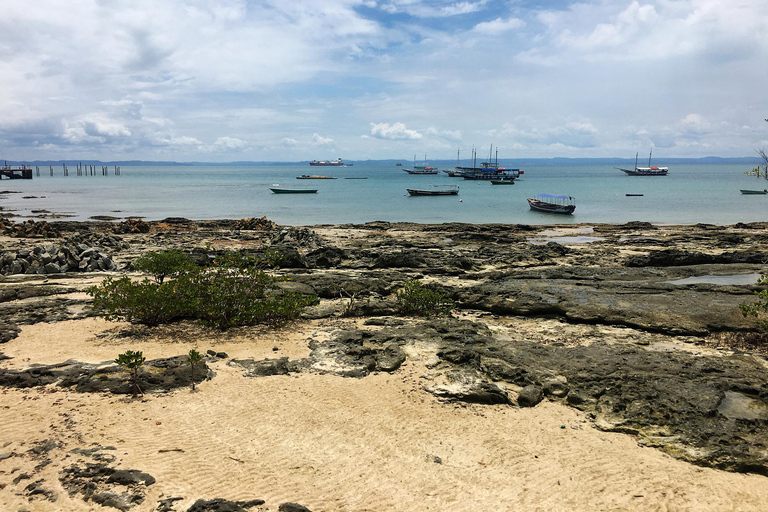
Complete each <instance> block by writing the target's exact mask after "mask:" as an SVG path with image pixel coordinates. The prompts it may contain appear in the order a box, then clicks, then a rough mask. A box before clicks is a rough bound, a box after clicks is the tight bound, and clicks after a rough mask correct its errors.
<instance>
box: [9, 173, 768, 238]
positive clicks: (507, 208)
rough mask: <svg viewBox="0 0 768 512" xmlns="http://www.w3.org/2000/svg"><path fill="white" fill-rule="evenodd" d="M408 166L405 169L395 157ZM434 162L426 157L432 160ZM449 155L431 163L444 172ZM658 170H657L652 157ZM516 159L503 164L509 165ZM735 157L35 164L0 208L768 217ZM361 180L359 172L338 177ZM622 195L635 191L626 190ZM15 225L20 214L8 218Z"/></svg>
mask: <svg viewBox="0 0 768 512" xmlns="http://www.w3.org/2000/svg"><path fill="white" fill-rule="evenodd" d="M404 164H405V165H408V164H407V163H405V162H404ZM433 165H434V164H433ZM453 165H455V162H453V163H450V164H445V165H442V166H439V168H440V169H448V168H452V167H453ZM659 165H664V163H663V162H659ZM507 166H508V167H510V166H513V165H512V162H510V163H509V164H507ZM751 167H752V166H749V165H744V164H718V165H702V164H677V165H671V166H670V174H669V175H668V176H664V177H635V176H625V175H624V174H623V173H622V172H621V171H619V170H617V169H615V168H613V167H612V166H608V165H602V164H601V165H582V164H579V165H576V164H566V165H562V166H555V165H551V164H549V165H529V166H527V167H524V168H523V169H524V170H525V174H524V176H523V177H522V178H521V179H520V180H519V181H517V182H516V183H515V184H514V185H512V186H493V185H491V184H490V183H488V182H472V181H465V180H462V179H459V178H449V177H448V176H447V175H445V174H443V173H441V174H440V175H437V176H413V175H409V174H407V173H405V172H403V171H402V170H401V168H400V167H395V166H394V165H391V164H388V163H387V164H385V163H355V165H354V166H353V167H343V168H336V167H312V168H310V167H309V166H308V165H307V164H281V165H252V166H242V167H233V166H221V167H219V166H214V165H212V166H168V167H127V166H123V167H122V169H121V171H122V173H121V176H114V175H112V173H113V168H110V175H109V176H101V175H98V176H76V175H74V174H75V172H74V170H72V169H70V175H69V176H66V177H65V176H63V175H62V170H61V168H60V167H59V168H58V169H56V168H54V173H55V176H53V177H51V176H50V175H49V173H48V169H47V168H45V169H42V168H41V172H40V174H41V176H39V177H37V176H36V177H35V178H34V179H32V180H14V181H10V180H3V181H2V184H0V190H4V191H14V192H18V193H13V194H0V207H3V208H4V209H5V210H6V211H8V210H11V211H14V213H16V214H19V215H22V216H32V215H34V213H33V210H35V211H39V210H48V211H50V212H52V213H64V214H70V215H72V216H73V217H71V218H72V219H74V220H85V219H88V218H89V217H92V216H95V215H111V216H114V217H121V218H124V217H128V216H137V217H143V218H145V219H146V220H159V219H163V218H166V217H187V218H190V219H223V218H232V219H240V218H245V217H261V216H264V215H265V216H266V217H267V218H269V219H270V220H273V221H275V222H277V223H279V224H289V225H311V224H336V223H360V222H369V221H376V220H386V221H411V222H420V223H441V222H468V223H521V224H560V223H598V222H600V223H624V222H629V221H647V222H653V223H657V224H695V223H699V222H702V223H710V224H734V223H737V222H755V221H764V220H766V219H768V215H767V214H766V211H768V196H765V195H752V196H749V195H742V194H741V193H740V191H739V190H740V189H742V188H744V189H763V188H766V187H768V183H766V182H765V181H764V180H762V179H758V178H754V177H750V176H745V175H744V172H745V171H748V170H749V169H750V168H751ZM301 174H327V175H331V176H336V177H338V179H336V180H312V181H309V180H296V179H295V177H296V176H298V175H301ZM346 177H358V178H359V177H366V178H367V179H344V178H346ZM275 184H281V185H283V186H287V185H310V186H311V187H312V188H317V189H318V193H317V194H309V195H308V194H300V195H276V194H273V193H272V192H271V191H270V190H269V187H270V186H274V185H275ZM445 184H457V185H459V187H460V191H459V195H458V196H442V197H440V196H438V197H411V196H408V195H407V193H406V188H418V187H421V186H428V185H445ZM541 193H549V194H561V195H570V196H573V197H574V198H575V199H576V212H575V214H574V215H572V216H564V215H552V214H546V213H539V212H533V211H531V210H530V209H529V208H528V203H527V202H526V198H527V197H532V196H533V195H535V194H541ZM626 194H643V196H642V197H627V196H626ZM17 220H18V219H17Z"/></svg>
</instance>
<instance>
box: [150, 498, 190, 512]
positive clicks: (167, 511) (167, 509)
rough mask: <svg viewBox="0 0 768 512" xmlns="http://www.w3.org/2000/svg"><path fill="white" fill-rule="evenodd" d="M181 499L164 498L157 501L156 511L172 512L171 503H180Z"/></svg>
mask: <svg viewBox="0 0 768 512" xmlns="http://www.w3.org/2000/svg"><path fill="white" fill-rule="evenodd" d="M183 499H184V498H181V497H179V498H176V497H171V498H164V499H161V500H158V502H157V509H156V510H157V512H173V502H175V501H181V500H183Z"/></svg>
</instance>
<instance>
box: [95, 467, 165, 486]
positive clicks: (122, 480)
mask: <svg viewBox="0 0 768 512" xmlns="http://www.w3.org/2000/svg"><path fill="white" fill-rule="evenodd" d="M107 483H108V484H111V483H115V484H120V485H133V484H144V485H147V486H148V485H152V484H154V483H155V478H154V477H153V476H152V475H150V474H148V473H143V472H141V471H138V470H136V469H120V470H117V471H115V472H114V473H112V474H111V475H110V476H109V478H108V479H107Z"/></svg>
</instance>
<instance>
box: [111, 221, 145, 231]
mask: <svg viewBox="0 0 768 512" xmlns="http://www.w3.org/2000/svg"><path fill="white" fill-rule="evenodd" d="M113 231H114V232H115V233H118V234H125V233H149V224H148V223H146V222H144V221H143V220H141V219H127V220H125V221H123V222H121V223H119V224H118V225H116V226H115V227H114V229H113Z"/></svg>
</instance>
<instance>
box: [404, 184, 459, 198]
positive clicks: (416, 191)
mask: <svg viewBox="0 0 768 512" xmlns="http://www.w3.org/2000/svg"><path fill="white" fill-rule="evenodd" d="M405 190H407V191H408V193H409V194H410V195H412V196H455V195H457V194H458V193H459V187H457V186H456V185H432V186H430V187H429V188H407V189H405Z"/></svg>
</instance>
